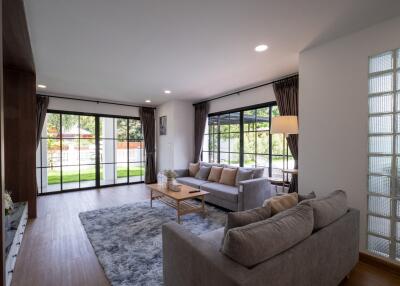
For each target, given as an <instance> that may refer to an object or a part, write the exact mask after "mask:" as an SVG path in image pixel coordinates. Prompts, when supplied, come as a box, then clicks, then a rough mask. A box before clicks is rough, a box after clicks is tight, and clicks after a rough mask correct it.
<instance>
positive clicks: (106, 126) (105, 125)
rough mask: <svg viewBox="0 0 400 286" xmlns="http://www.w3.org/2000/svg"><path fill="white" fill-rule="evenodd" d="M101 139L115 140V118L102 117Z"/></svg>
mask: <svg viewBox="0 0 400 286" xmlns="http://www.w3.org/2000/svg"><path fill="white" fill-rule="evenodd" d="M99 124H100V126H99V130H100V135H99V136H100V138H109V139H112V138H114V137H115V136H114V118H111V117H100V119H99Z"/></svg>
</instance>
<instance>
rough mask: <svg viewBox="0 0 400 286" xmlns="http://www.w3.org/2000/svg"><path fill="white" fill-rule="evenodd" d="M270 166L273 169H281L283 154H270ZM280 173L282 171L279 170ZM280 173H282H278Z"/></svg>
mask: <svg viewBox="0 0 400 286" xmlns="http://www.w3.org/2000/svg"><path fill="white" fill-rule="evenodd" d="M272 168H273V169H279V170H282V169H283V156H272ZM281 173H282V171H281ZM280 175H282V174H280Z"/></svg>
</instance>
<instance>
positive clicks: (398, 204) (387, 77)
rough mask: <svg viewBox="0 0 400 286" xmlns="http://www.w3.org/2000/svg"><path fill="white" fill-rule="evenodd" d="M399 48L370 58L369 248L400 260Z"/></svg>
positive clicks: (381, 254)
mask: <svg viewBox="0 0 400 286" xmlns="http://www.w3.org/2000/svg"><path fill="white" fill-rule="evenodd" d="M399 55H400V50H395V51H389V52H385V53H382V54H379V55H377V56H373V57H371V58H370V59H369V86H368V92H369V95H368V103H369V136H368V137H369V139H368V141H369V143H368V146H369V156H368V161H369V164H368V165H369V166H368V216H367V220H368V229H367V232H368V233H367V248H368V250H369V251H371V252H373V253H375V254H377V255H380V256H384V257H387V258H389V259H396V260H398V261H400V191H399V187H400V70H399V68H400V57H399Z"/></svg>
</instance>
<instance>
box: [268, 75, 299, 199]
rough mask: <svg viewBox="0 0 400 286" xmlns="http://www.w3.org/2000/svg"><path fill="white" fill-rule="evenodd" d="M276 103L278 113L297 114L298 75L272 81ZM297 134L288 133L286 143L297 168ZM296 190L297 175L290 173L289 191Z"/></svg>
mask: <svg viewBox="0 0 400 286" xmlns="http://www.w3.org/2000/svg"><path fill="white" fill-rule="evenodd" d="M273 86H274V92H275V97H276V103H277V105H278V109H279V113H280V115H284V116H285V115H295V116H298V115H299V76H298V75H296V76H293V77H289V78H286V79H282V80H279V81H277V82H275V83H274V85H273ZM298 138H299V136H298V135H297V134H290V135H289V137H288V138H287V143H288V146H289V148H290V152H292V155H293V159H294V168H295V169H297V168H298V140H299V139H298ZM297 191H298V177H297V175H292V180H291V181H290V187H289V193H292V192H297Z"/></svg>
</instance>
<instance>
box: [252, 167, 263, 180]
mask: <svg viewBox="0 0 400 286" xmlns="http://www.w3.org/2000/svg"><path fill="white" fill-rule="evenodd" d="M263 176H264V168H254V169H253V178H254V179H258V178H262V177H263Z"/></svg>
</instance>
